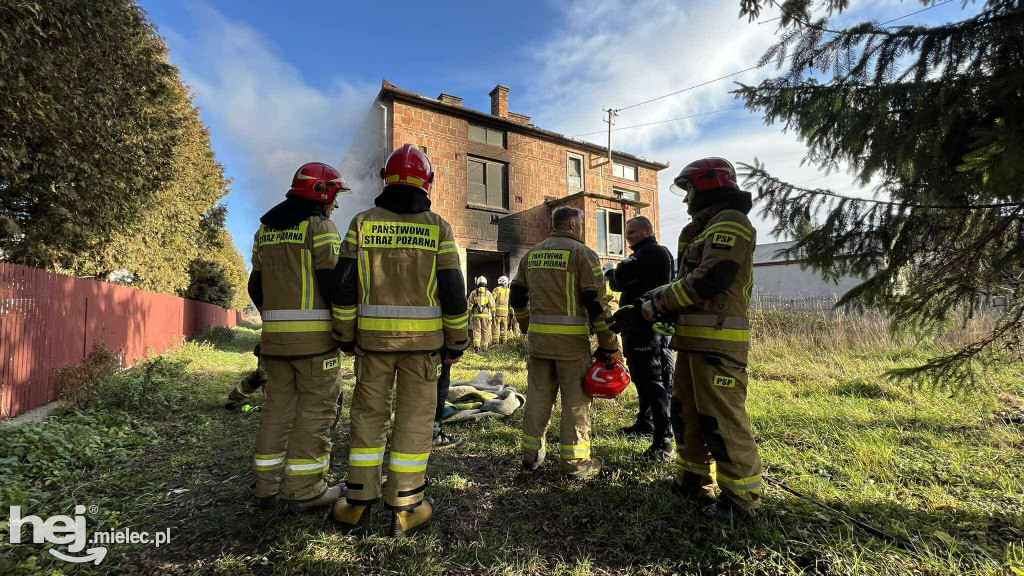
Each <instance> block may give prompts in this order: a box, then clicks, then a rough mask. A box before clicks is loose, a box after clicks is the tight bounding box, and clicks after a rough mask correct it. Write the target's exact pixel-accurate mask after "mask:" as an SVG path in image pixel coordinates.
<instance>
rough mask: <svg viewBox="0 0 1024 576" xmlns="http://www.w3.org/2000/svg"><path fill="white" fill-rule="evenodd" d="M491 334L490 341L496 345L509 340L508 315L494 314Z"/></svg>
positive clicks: (505, 313)
mask: <svg viewBox="0 0 1024 576" xmlns="http://www.w3.org/2000/svg"><path fill="white" fill-rule="evenodd" d="M492 324H493V333H492V334H491V341H493V342H496V343H498V344H504V343H505V341H506V340H508V338H509V334H508V313H507V312H501V313H500V314H499V313H498V312H495V313H494V321H493V322H492Z"/></svg>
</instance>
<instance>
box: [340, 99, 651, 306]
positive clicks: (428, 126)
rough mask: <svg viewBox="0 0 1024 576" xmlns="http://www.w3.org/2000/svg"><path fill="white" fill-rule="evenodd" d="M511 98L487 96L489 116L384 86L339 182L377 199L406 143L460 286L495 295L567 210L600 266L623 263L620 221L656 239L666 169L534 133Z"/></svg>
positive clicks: (558, 136)
mask: <svg viewBox="0 0 1024 576" xmlns="http://www.w3.org/2000/svg"><path fill="white" fill-rule="evenodd" d="M508 95H509V89H508V87H506V86H501V85H499V86H496V87H495V88H494V90H492V91H491V93H490V96H491V111H490V113H489V114H488V113H486V112H480V111H477V110H472V109H470V108H466V107H464V106H462V99H461V98H459V97H457V96H452V95H449V94H441V95H440V96H438V97H437V98H428V97H425V96H422V95H420V94H416V93H413V92H409V91H406V90H402V89H401V88H398V87H397V86H395V85H394V84H391V83H390V82H388V81H387V80H384V82H383V84H382V86H381V90H380V92H379V93H378V95H377V99H376V100H375V101H374V103H373V106H372V107H371V109H370V112H369V114H368V115H367V117H366V118H365V119H364V121H363V125H362V127H361V128H360V130H359V133H358V134H357V135H356V137H355V140H354V142H353V144H352V146H350V148H349V151H348V153H347V154H346V157H345V159H344V160H343V161H342V173H343V174H345V176H346V177H347V178H351V179H353V180H355V181H356V182H365V183H366V187H367V188H369V189H374V190H379V186H380V184H379V176H378V173H379V170H380V168H381V167H382V166H383V162H384V160H385V159H386V157H387V154H388V153H389V152H390V151H391V150H393V149H394V148H397V147H399V146H401V145H402V144H404V143H406V142H408V143H412V144H414V145H416V146H419V147H420V149H421V150H423V151H424V152H425V153H426V154H427V156H428V157H429V158H430V161H431V164H432V165H433V167H434V172H435V176H434V187H433V189H432V191H431V198H432V204H433V206H432V210H433V211H434V212H437V213H438V214H440V215H441V216H442V217H443V218H444V219H445V220H447V221H448V222H449V223H451V225H452V229H453V231H454V232H455V237H456V242H457V243H458V246H459V251H460V257H461V260H462V262H463V266H464V267H465V270H464V272H465V273H466V278H467V282H470V281H471V280H470V279H472V278H475V277H476V276H479V275H481V274H482V275H484V276H486V277H487V280H488V285H489V286H490V287H491V288H493V287H494V286H495V284H496V280H497V278H498V276H501V275H503V274H504V275H507V276H509V277H512V275H513V274H514V273H515V270H516V267H517V266H518V264H519V260H520V258H522V256H523V255H524V254H525V253H526V251H527V250H529V249H530V247H532V246H533V245H534V244H536V243H537V242H540V241H541V240H543V239H544V238H547V236H548V234H549V233H550V232H551V212H552V210H554V209H555V208H556V207H558V206H565V205H567V206H573V207H576V208H579V209H581V210H583V212H584V215H585V228H586V230H585V232H586V234H585V238H584V240H585V242H586V243H587V245H588V246H590V247H591V248H593V249H594V250H595V251H597V252H598V253H599V254H600V255H601V258H602V260H603V261H612V262H614V261H617V260H619V259H621V258H624V257H625V256H627V255H628V254H629V248H628V246H626V245H625V239H624V230H623V229H624V226H625V221H626V220H628V219H629V218H632V217H633V216H637V215H643V216H647V217H648V218H650V219H651V221H652V222H653V223H654V227H655V232H656V233H657V232H658V231H659V221H658V171H659V170H662V169H664V168H666V167H668V164H663V163H660V162H654V161H651V160H647V159H644V158H641V157H638V156H634V155H632V154H627V153H624V152H619V151H615V150H613V151H612V154H611V160H612V161H611V163H609V155H608V149H607V148H605V147H602V146H598V145H595V144H591V143H589V142H583V141H580V140H575V139H572V138H569V137H567V136H563V135H561V134H558V133H555V132H551V131H549V130H544V129H543V128H538V127H537V126H534V125H533V124H531V123H530V117H529V116H524V115H522V114H516V113H515V112H509V106H508Z"/></svg>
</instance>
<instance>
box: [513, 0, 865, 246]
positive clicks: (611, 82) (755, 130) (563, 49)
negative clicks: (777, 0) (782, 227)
mask: <svg viewBox="0 0 1024 576" xmlns="http://www.w3.org/2000/svg"><path fill="white" fill-rule="evenodd" d="M560 10H561V12H562V16H563V18H564V27H563V28H562V29H561V30H560V33H559V34H558V35H557V37H554V38H552V39H550V40H549V41H548V42H546V43H544V44H542V45H540V46H538V47H536V48H534V49H532V50H530V51H529V53H530V55H531V57H532V58H533V59H534V61H535V62H536V65H537V69H536V72H535V74H534V75H533V77H532V81H531V82H530V83H529V85H528V86H527V87H526V88H527V89H526V90H525V91H524V92H526V95H525V96H524V98H523V105H522V106H517V105H516V102H515V98H514V95H513V101H512V102H511V105H510V108H511V109H512V110H513V111H516V110H517V109H519V108H523V111H524V113H528V114H529V113H530V111H532V112H533V114H532V116H533V117H534V119H535V122H536V123H537V124H538V125H539V126H543V127H549V128H551V129H554V130H558V131H560V132H563V133H565V134H569V135H573V134H582V133H587V132H593V131H596V130H601V129H602V126H603V123H602V118H603V114H602V112H601V110H602V108H606V107H608V106H612V107H615V108H623V107H626V106H629V105H631V104H635V103H638V102H642V101H645V100H648V99H650V98H653V97H655V96H660V95H663V94H668V93H670V92H674V91H676V90H680V89H681V88H685V87H688V86H693V85H695V84H699V83H701V82H705V81H707V80H711V79H714V78H718V77H721V76H724V75H726V74H730V73H733V72H736V71H738V70H743V69H745V68H749V67H751V66H753V65H755V64H756V63H757V60H758V59H759V58H760V57H761V55H762V54H763V52H764V50H765V49H766V48H767V47H769V46H770V45H772V44H773V43H774V42H775V41H776V39H775V31H776V28H775V26H773V25H771V24H765V25H762V26H758V25H757V24H756V23H748V22H747V20H746V19H740V18H738V17H737V16H738V2H733V1H729V2H685V3H679V2H672V1H669V0H641V1H639V2H629V1H624V0H587V1H584V2H580V3H574V4H571V5H567V6H564V7H560ZM773 16H774V14H772V13H769V12H767V11H766V12H765V15H763V16H762V19H767V18H771V17H773ZM770 74H771V71H765V70H754V71H751V72H746V73H744V74H740V75H738V76H735V77H732V78H729V79H727V80H723V81H719V82H714V83H711V84H709V85H707V86H704V87H700V88H696V89H693V90H689V91H686V92H683V93H681V94H678V95H675V96H671V97H668V98H664V99H660V100H657V101H654V102H651V103H650V104H645V105H643V106H637V107H635V108H630V109H628V110H623V111H622V112H621V113H620V115H619V117H618V119H617V122H616V125H617V126H620V127H621V126H631V125H635V124H643V123H646V122H656V121H660V120H665V119H669V118H678V117H682V116H688V115H692V114H699V113H703V112H708V111H712V110H721V109H726V108H733V107H736V106H740V105H741V102H739V101H737V100H735V99H734V97H733V95H731V94H729V91H730V90H732V89H733V88H734V87H735V84H734V82H737V81H742V82H745V83H748V84H751V83H756V82H758V81H759V80H760V79H761V78H764V77H767V76H769V75H770ZM587 138H588V139H590V140H592V141H594V142H597V143H600V144H604V143H605V142H606V140H605V136H603V135H593V136H589V137H587ZM612 146H613V148H615V149H618V150H623V151H628V152H631V153H634V154H638V155H642V156H645V157H647V158H651V159H654V160H658V161H669V162H670V163H671V167H670V168H668V169H666V170H663V171H662V172H661V174H660V178H659V180H660V189H661V197H660V206H661V216H662V229H661V236H662V239H663V241H665V243H666V244H667V245H669V246H673V245H674V241H673V240H674V238H675V237H676V236H678V233H679V230H680V229H681V228H682V226H683V225H685V224H686V222H687V220H688V218H687V217H686V216H685V208H684V206H683V205H682V203H681V201H680V200H679V199H678V198H677V197H675V196H673V195H672V194H671V193H669V192H668V186H669V184H671V181H672V178H673V177H674V176H675V174H677V173H678V170H679V169H680V168H682V166H684V165H685V164H687V163H688V162H690V161H692V160H694V159H697V158H701V157H704V156H723V157H725V158H728V159H730V160H732V161H733V162H734V163H738V162H748V163H749V162H752V161H753V159H754V158H755V157H757V158H758V159H760V160H761V161H762V162H765V163H767V165H768V167H769V169H770V170H771V171H772V172H773V173H774V174H777V175H778V176H780V177H782V178H784V179H786V180H788V181H790V182H794V183H796V182H801V181H806V180H809V179H812V178H814V179H815V180H814V181H813V182H808V185H810V186H815V187H832V188H833V189H836V190H839V191H843V192H847V193H849V192H851V191H856V190H855V188H854V187H851V186H850V180H851V179H850V178H849V176H848V175H847V174H845V173H838V174H832V175H830V176H827V177H824V178H819V177H820V176H822V174H823V173H822V172H819V171H818V170H817V169H816V168H814V167H813V166H800V160H801V158H802V157H803V155H804V152H805V147H804V145H803V144H802V143H800V142H799V141H798V139H797V138H796V136H795V135H794V134H792V133H783V132H782V130H781V127H779V126H764V125H763V124H762V122H761V118H760V116H759V115H757V114H750V113H748V112H746V111H743V110H737V111H734V112H725V113H722V114H712V115H708V116H703V117H700V118H693V119H689V120H682V121H678V122H670V123H665V124H660V125H657V126H651V127H647V128H638V129H634V130H622V131H617V132H615V133H614V134H613V140H612ZM754 212H755V213H756V212H757V208H755V210H754ZM755 213H752V214H751V216H752V220H753V221H754V224H755V226H757V227H759V228H760V229H761V234H760V237H761V241H762V242H770V241H773V240H772V239H771V237H770V236H769V235H768V233H767V232H768V231H769V230H770V229H771V224H770V223H768V222H765V221H763V220H762V219H761V218H760V217H759V216H758V215H756V214H755Z"/></svg>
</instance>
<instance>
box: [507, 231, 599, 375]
mask: <svg viewBox="0 0 1024 576" xmlns="http://www.w3.org/2000/svg"><path fill="white" fill-rule="evenodd" d="M512 284H513V285H518V286H522V287H523V288H525V290H526V293H527V295H528V298H529V306H528V307H524V308H517V309H515V310H514V312H515V315H516V319H517V320H518V321H519V322H520V325H521V327H522V330H523V332H527V333H528V334H529V353H530V355H531V356H536V357H538V358H552V359H556V360H564V359H579V358H580V357H581V356H584V357H586V356H589V355H590V352H591V350H590V331H591V325H593V328H594V330H595V331H596V333H597V338H598V343H599V345H600V346H601V347H602V348H607V349H610V350H616V349H618V344H617V342H616V339H615V335H614V334H613V333H612V332H611V331H610V330H609V329H608V325H607V323H606V322H607V320H608V318H609V316H610V311H609V308H608V302H609V300H610V298H611V296H610V295H609V293H608V291H607V289H606V287H605V278H604V275H603V274H602V273H601V262H600V260H599V259H598V257H597V254H596V253H595V252H594V251H593V250H591V249H590V248H588V247H587V245H586V244H584V243H583V242H582V241H581V240H580V239H579V238H578V237H576V236H574V235H572V234H571V233H569V232H563V231H559V230H556V231H554V232H552V233H551V236H550V237H548V238H547V239H546V240H544V241H542V242H540V243H539V244H537V245H536V246H534V247H533V248H532V249H530V251H529V252H527V253H526V255H525V256H523V258H522V260H520V261H519V268H518V271H517V273H516V277H515V280H513V281H512ZM588 293H589V294H590V296H591V297H592V298H593V301H594V302H596V306H598V307H599V308H600V313H599V314H597V315H596V316H591V315H590V313H588V311H587V308H586V298H585V296H584V294H588Z"/></svg>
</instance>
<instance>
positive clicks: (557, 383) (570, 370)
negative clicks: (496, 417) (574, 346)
mask: <svg viewBox="0 0 1024 576" xmlns="http://www.w3.org/2000/svg"><path fill="white" fill-rule="evenodd" d="M589 365H590V359H589V358H580V359H579V360H551V359H548V358H536V357H533V356H531V357H530V358H529V359H527V361H526V369H527V376H526V407H525V408H524V409H523V462H525V463H528V464H529V463H531V462H534V461H535V460H536V459H537V452H538V451H539V450H541V449H542V448H544V443H545V438H544V437H545V434H546V433H547V430H548V424H549V423H550V422H551V411H552V409H553V408H554V406H555V398H556V396H557V395H558V392H559V391H561V392H562V416H561V425H560V430H559V434H558V444H559V454H560V455H561V469H562V472H565V473H568V474H571V473H574V472H579V471H581V470H584V469H586V468H587V466H589V465H590V401H591V399H590V397H589V396H587V395H586V394H584V393H583V376H584V374H585V373H586V370H587V367H588V366H589Z"/></svg>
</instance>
